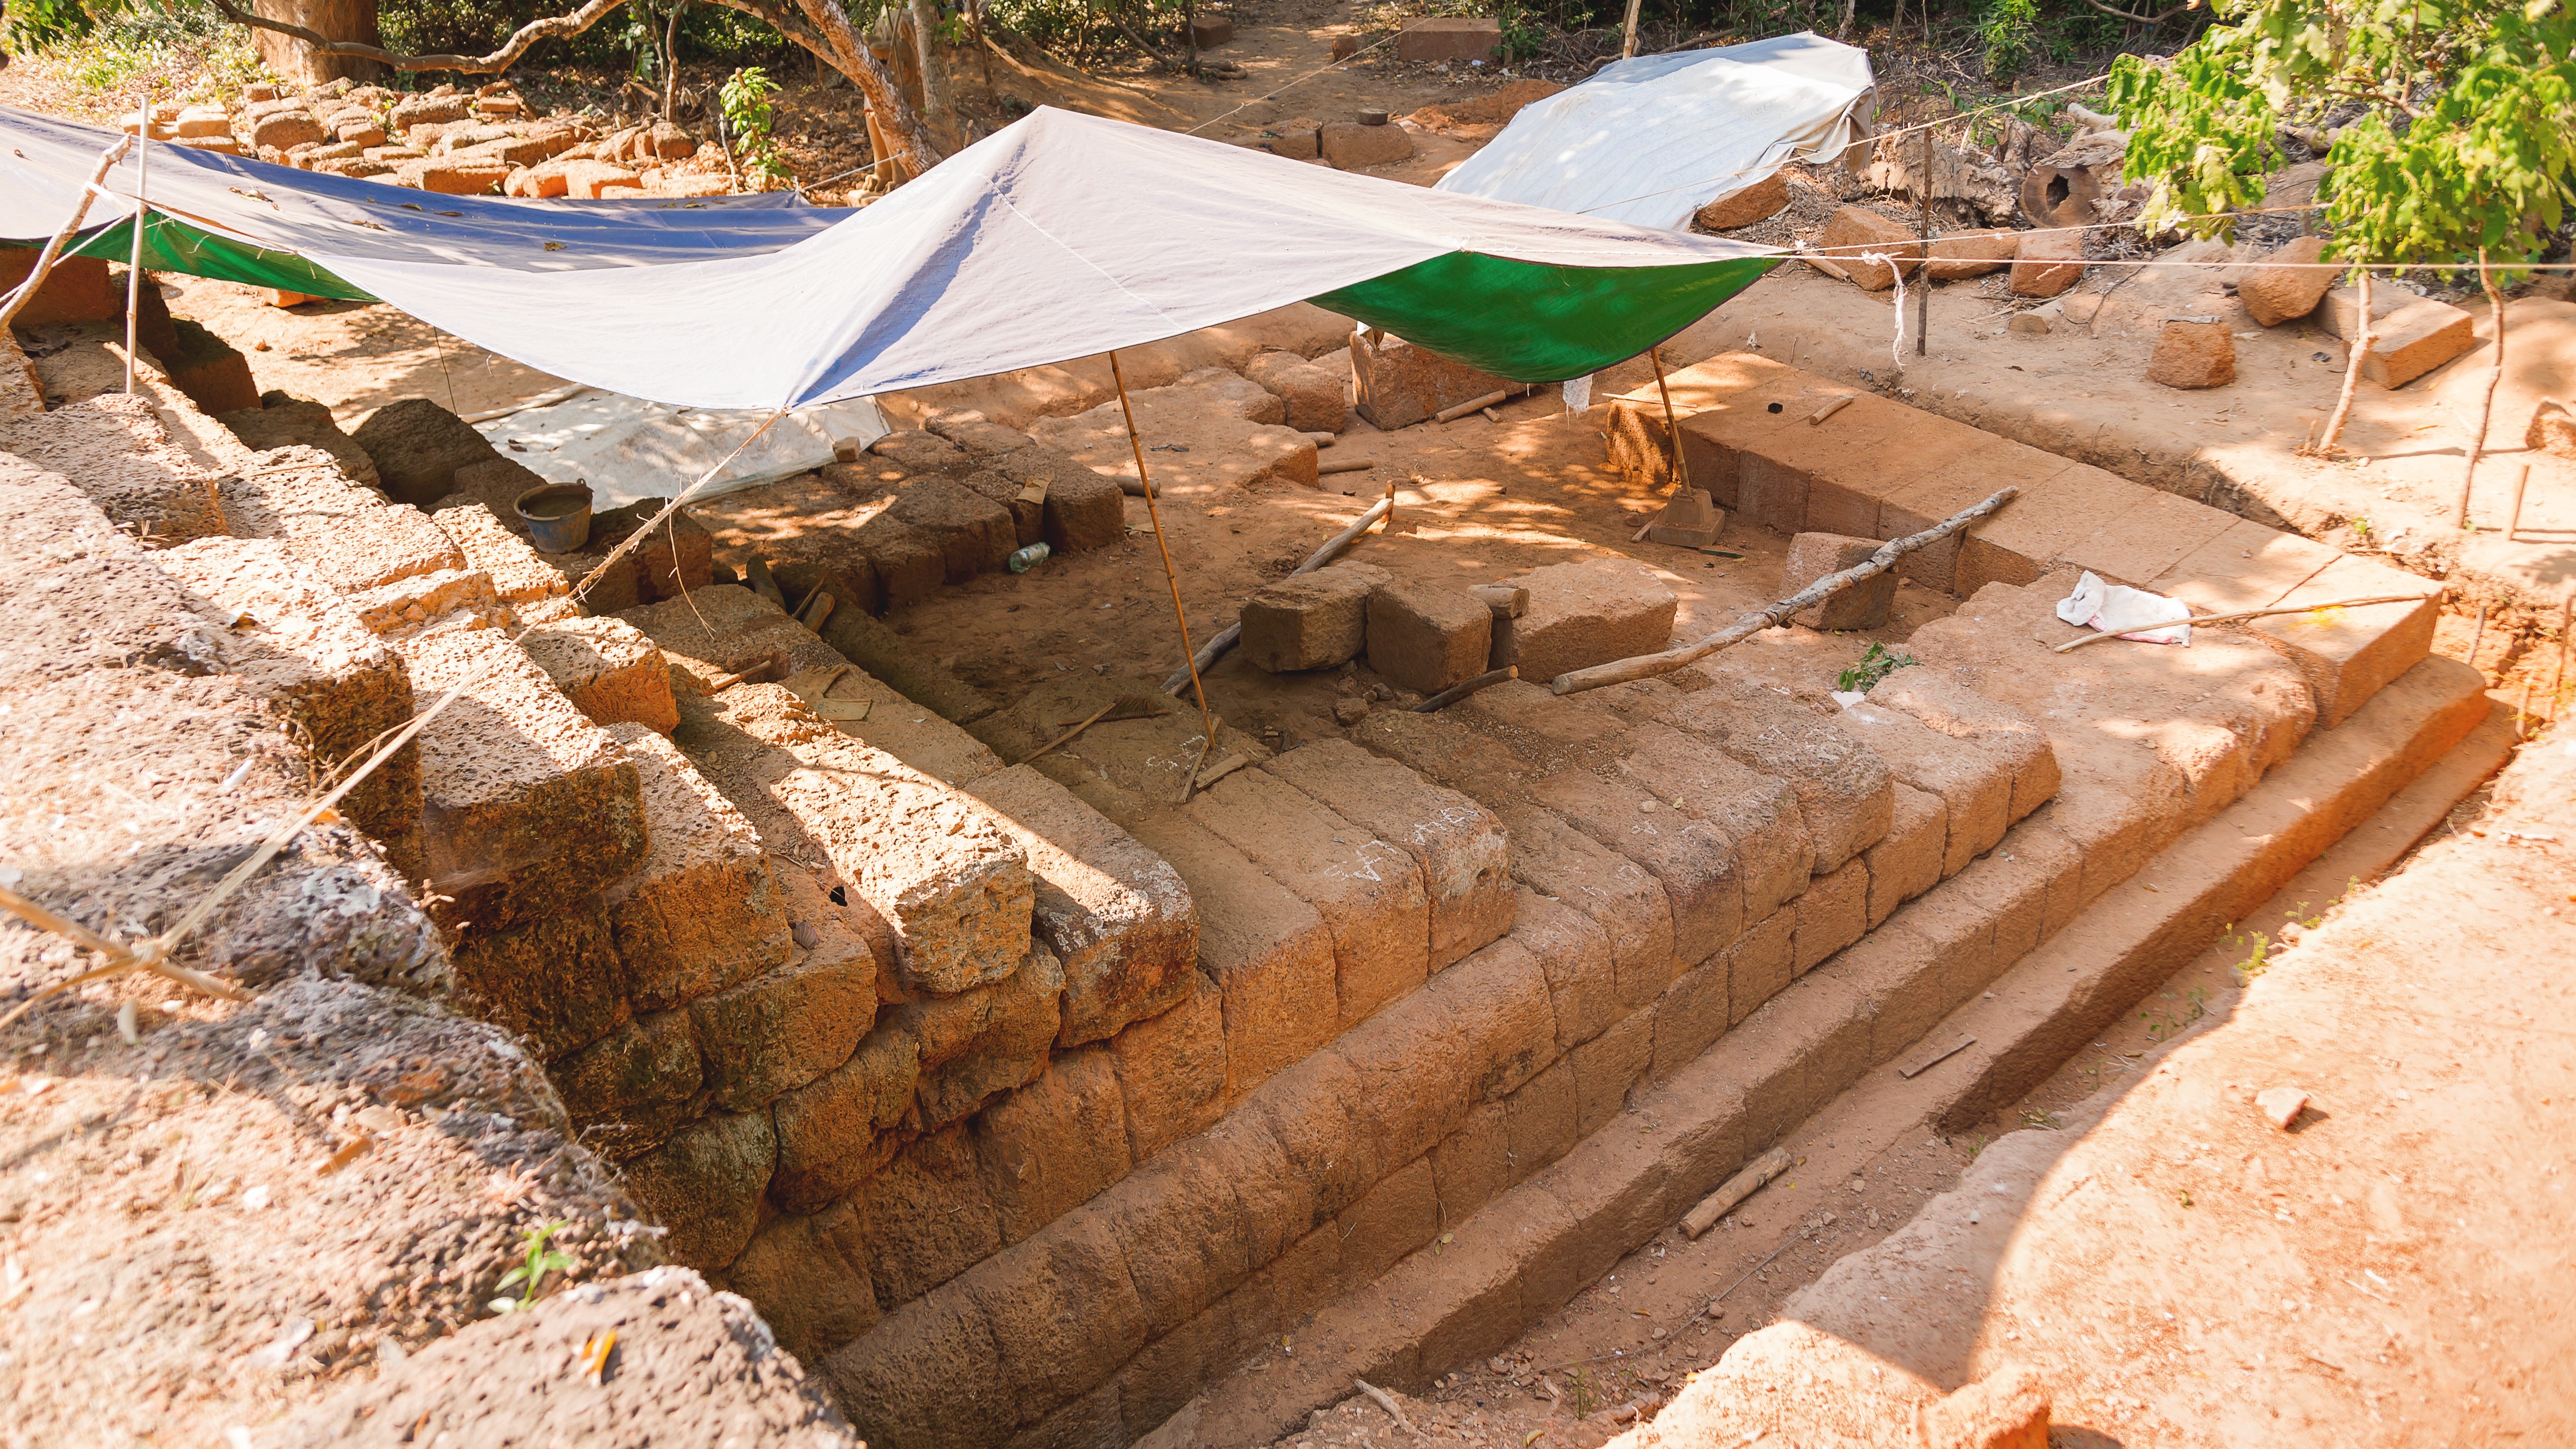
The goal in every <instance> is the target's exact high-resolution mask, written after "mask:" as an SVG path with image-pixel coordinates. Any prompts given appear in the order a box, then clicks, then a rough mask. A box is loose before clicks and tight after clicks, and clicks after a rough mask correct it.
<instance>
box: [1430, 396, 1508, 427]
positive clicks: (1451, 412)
mask: <svg viewBox="0 0 2576 1449" xmlns="http://www.w3.org/2000/svg"><path fill="white" fill-rule="evenodd" d="M1511 395H1512V393H1511V389H1509V388H1505V389H1503V390H1502V391H1501V392H1489V393H1487V394H1485V395H1484V396H1483V397H1479V398H1469V399H1468V400H1467V401H1465V402H1462V403H1460V404H1458V405H1457V406H1456V407H1454V408H1442V409H1441V410H1440V411H1438V412H1436V413H1433V414H1432V415H1431V421H1433V422H1435V423H1447V422H1455V421H1457V420H1458V419H1460V418H1463V417H1465V416H1466V415H1467V414H1469V413H1472V412H1481V411H1483V410H1484V409H1486V408H1489V407H1492V406H1493V405H1494V404H1496V403H1498V402H1505V401H1508V400H1509V399H1510V398H1511Z"/></svg>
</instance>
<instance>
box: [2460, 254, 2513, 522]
mask: <svg viewBox="0 0 2576 1449" xmlns="http://www.w3.org/2000/svg"><path fill="white" fill-rule="evenodd" d="M2478 285H2479V286H2481V287H2483V288H2485V289H2486V294H2487V310H2488V311H2490V312H2492V313H2493V314H2494V315H2495V358H2494V360H2493V361H2492V362H2491V363H2490V364H2489V365H2488V367H2487V390H2486V395H2485V396H2484V397H2482V398H2480V399H2479V401H2478V428H2477V431H2476V432H2474V433H2471V434H2469V466H2468V467H2466V468H2464V469H2462V470H2461V471H2460V518H2459V523H2458V527H2459V529H2460V530H2461V531H2462V532H2464V533H2465V532H2467V531H2468V527H2469V489H2470V488H2471V487H2473V486H2474V485H2475V484H2476V483H2477V481H2478V455H2479V454H2481V453H2483V452H2485V451H2486V448H2487V420H2488V419H2489V418H2492V417H2493V416H2495V395H2496V384H2497V383H2500V382H2502V381H2504V294H2503V293H2502V292H2499V291H2497V290H2496V284H2495V273H2494V272H2493V271H2491V270H2489V269H2488V267H2487V249H2486V248H2485V247H2480V248H2478ZM2513 506H2514V513H2515V514H2516V517H2515V519H2514V520H2513V523H2507V524H2506V525H2505V535H2504V541H2505V542H2507V543H2511V542H2513V524H2514V523H2519V522H2520V521H2521V518H2520V516H2519V515H2520V514H2521V512H2522V488H2521V486H2520V485H2519V484H2517V485H2515V487H2514V495H2513Z"/></svg>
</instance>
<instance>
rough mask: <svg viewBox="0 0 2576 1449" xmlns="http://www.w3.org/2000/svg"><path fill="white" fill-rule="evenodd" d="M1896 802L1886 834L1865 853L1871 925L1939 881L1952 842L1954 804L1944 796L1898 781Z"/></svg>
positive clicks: (1873, 925)
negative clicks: (1952, 809)
mask: <svg viewBox="0 0 2576 1449" xmlns="http://www.w3.org/2000/svg"><path fill="white" fill-rule="evenodd" d="M1895 805H1896V809H1895V816H1894V821H1893V823H1892V824H1891V825H1890V826H1889V828H1888V831H1887V835H1886V837H1885V838H1883V839H1881V840H1880V841H1879V842H1878V843H1877V844H1876V845H1873V846H1871V847H1870V848H1869V850H1868V851H1867V853H1866V854H1865V855H1864V856H1863V859H1864V861H1865V862H1866V863H1867V865H1868V867H1869V924H1870V925H1871V926H1872V927H1873V928H1875V927H1876V926H1877V925H1878V924H1879V923H1880V922H1882V921H1884V920H1886V919H1887V918H1888V917H1889V916H1890V915H1892V914H1894V913H1895V911H1896V908H1897V907H1898V906H1901V905H1903V904H1905V903H1906V902H1907V901H1910V900H1912V899H1914V898H1915V897H1916V896H1919V895H1921V894H1923V893H1924V892H1925V891H1928V890H1930V889H1932V887H1934V886H1936V885H1939V884H1940V883H1941V857H1942V855H1943V854H1944V853H1945V852H1946V850H1947V848H1948V844H1949V838H1950V807H1949V805H1948V804H1947V803H1946V802H1944V801H1943V800H1942V798H1941V797H1940V796H1938V795H1935V794H1932V793H1931V792H1929V791H1926V790H1917V789H1915V788H1914V787H1913V786H1911V785H1902V784H1900V785H1898V786H1896V787H1895Z"/></svg>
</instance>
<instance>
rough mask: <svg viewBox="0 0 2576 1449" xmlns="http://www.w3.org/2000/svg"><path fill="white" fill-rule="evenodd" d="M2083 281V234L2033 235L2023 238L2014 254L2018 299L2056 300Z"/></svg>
mask: <svg viewBox="0 0 2576 1449" xmlns="http://www.w3.org/2000/svg"><path fill="white" fill-rule="evenodd" d="M2083 280H2084V234H2083V233H2082V232H2079V231H2034V232H2025V233H2023V235H2022V239H2021V245H2020V246H2019V247H2017V248H2015V249H2014V251H2013V268H2012V289H2013V295H2014V296H2016V297H2054V296H2056V295H2057V294H2059V293H2060V292H2064V291H2066V290H2068V289H2069V288H2071V287H2073V286H2074V285H2075V284H2076V283H2078V282H2081V281H2083Z"/></svg>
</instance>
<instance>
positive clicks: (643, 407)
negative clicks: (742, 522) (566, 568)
mask: <svg viewBox="0 0 2576 1449" xmlns="http://www.w3.org/2000/svg"><path fill="white" fill-rule="evenodd" d="M768 418H769V414H767V413H766V412H761V411H758V410H756V409H720V410H710V409H704V408H671V407H664V406H663V405H661V404H660V403H650V402H646V401H644V400H643V399H641V398H632V397H621V396H619V395H617V394H615V393H607V392H600V391H597V390H595V389H594V390H592V391H589V392H584V393H580V394H577V395H576V396H573V397H570V398H566V399H565V400H564V401H562V402H559V403H554V404H551V405H549V406H546V407H538V408H529V409H527V410H525V411H523V412H516V413H512V414H510V415H509V416H507V417H501V418H494V419H492V420H491V421H489V422H483V423H477V424H475V428H476V430H477V431H479V432H481V433H482V434H483V436H485V437H487V438H489V439H491V440H492V446H494V447H496V448H500V449H502V450H504V451H505V452H506V453H507V454H508V455H509V457H510V458H511V459H512V460H513V461H515V462H518V463H521V464H524V465H526V467H527V468H528V469H529V471H531V472H533V473H535V474H537V475H538V476H539V477H541V478H544V479H545V480H546V481H547V482H549V483H587V484H589V485H590V493H591V497H592V499H593V500H594V501H595V504H596V506H597V507H599V508H602V509H607V508H620V507H623V506H625V505H626V504H629V503H633V502H635V501H636V500H638V499H642V498H675V497H677V496H679V493H680V490H681V489H683V488H686V487H688V486H689V485H690V484H691V483H694V482H696V481H697V480H698V478H699V476H700V475H702V474H704V473H705V472H706V471H707V470H708V469H709V468H712V467H714V466H715V465H716V464H717V463H718V462H720V461H722V460H723V459H724V458H725V457H726V455H728V454H733V450H734V448H735V447H736V446H737V445H739V444H740V443H741V442H742V440H743V439H744V438H746V437H748V436H750V434H751V433H752V432H753V431H754V430H755V429H757V428H759V427H760V425H761V424H762V423H763V422H767V421H768ZM885 435H886V425H885V419H884V417H883V416H882V415H881V414H880V413H879V412H878V411H877V405H876V402H875V400H874V399H872V398H859V399H857V400H855V401H852V402H843V403H831V404H828V405H826V406H824V407H819V408H796V409H793V410H791V411H790V412H789V413H788V414H787V415H786V416H785V417H782V418H780V419H779V420H778V421H777V422H775V423H772V424H770V427H769V431H767V432H765V433H762V434H761V435H760V437H759V439H758V441H756V442H754V443H752V445H751V446H750V447H748V448H744V449H743V450H742V452H741V453H739V454H734V456H733V461H732V462H731V463H728V464H726V465H725V471H724V474H723V476H721V477H719V478H717V479H715V480H714V481H712V482H710V483H709V484H708V485H707V487H706V489H705V490H704V491H703V492H701V493H700V494H699V495H698V496H699V497H701V498H704V497H708V496H711V495H714V494H718V493H729V492H732V491H733V490H734V489H737V488H749V487H752V486H754V485H756V484H761V483H767V482H770V481H772V480H774V479H779V478H786V477H791V476H793V475H795V474H798V473H802V472H804V471H806V470H807V469H809V468H820V467H822V466H823V465H824V464H826V463H829V462H831V461H832V457H833V450H834V448H835V447H836V446H837V445H839V444H841V443H844V442H849V443H855V444H857V445H859V446H861V447H864V446H866V445H867V444H869V443H872V442H875V441H876V440H877V439H879V438H882V437H884V436H885Z"/></svg>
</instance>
